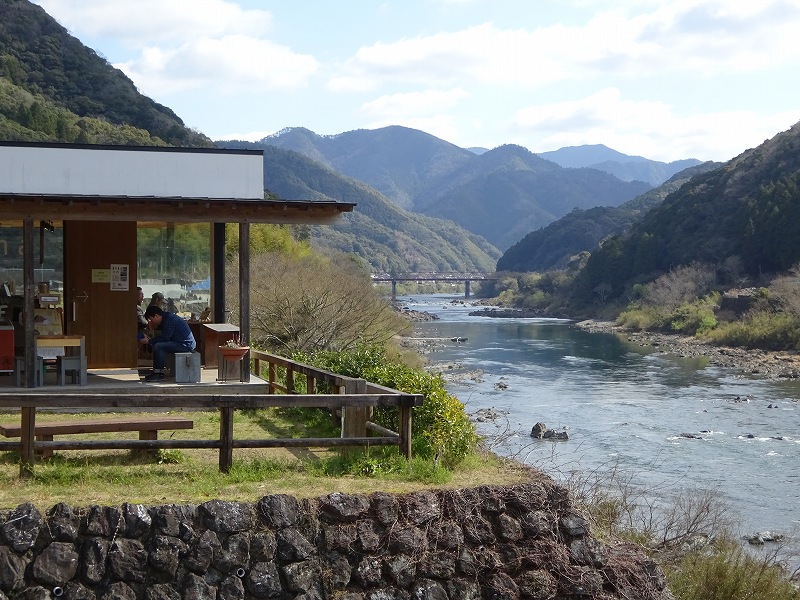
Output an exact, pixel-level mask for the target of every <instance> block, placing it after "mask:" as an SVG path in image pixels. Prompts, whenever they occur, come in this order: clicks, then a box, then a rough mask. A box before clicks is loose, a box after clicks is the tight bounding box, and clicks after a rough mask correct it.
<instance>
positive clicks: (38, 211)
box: [0, 194, 355, 224]
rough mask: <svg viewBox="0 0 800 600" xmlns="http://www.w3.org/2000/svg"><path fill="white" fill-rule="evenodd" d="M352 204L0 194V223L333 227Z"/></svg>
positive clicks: (302, 201) (351, 208) (303, 201)
mask: <svg viewBox="0 0 800 600" xmlns="http://www.w3.org/2000/svg"><path fill="white" fill-rule="evenodd" d="M354 206H355V204H352V203H345V202H332V201H307V200H236V199H229V200H221V199H216V200H211V199H208V198H128V197H124V198H119V197H114V198H107V197H86V196H74V197H61V196H55V197H51V196H24V195H18V194H17V195H10V194H0V220H3V221H8V220H25V219H30V220H31V221H33V220H35V219H44V220H57V221H69V220H80V221H162V222H163V221H172V222H175V223H283V224H292V223H319V224H324V223H331V222H333V221H335V220H336V219H337V218H338V217H339V216H340V215H341V214H342V213H345V212H351V211H352V210H353V207H354Z"/></svg>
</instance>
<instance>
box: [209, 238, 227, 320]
mask: <svg viewBox="0 0 800 600" xmlns="http://www.w3.org/2000/svg"><path fill="white" fill-rule="evenodd" d="M211 227H212V233H211V254H212V255H211V281H212V283H211V309H212V314H213V321H214V323H226V322H227V321H228V319H227V318H226V316H225V308H226V307H225V223H214V224H213V225H212V226H211Z"/></svg>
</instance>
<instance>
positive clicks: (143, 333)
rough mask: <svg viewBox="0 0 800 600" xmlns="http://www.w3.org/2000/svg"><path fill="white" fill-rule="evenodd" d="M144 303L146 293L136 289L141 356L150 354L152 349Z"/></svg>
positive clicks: (138, 288)
mask: <svg viewBox="0 0 800 600" xmlns="http://www.w3.org/2000/svg"><path fill="white" fill-rule="evenodd" d="M143 301H144V292H143V291H142V288H140V287H138V286H137V288H136V328H137V329H136V340H137V342H138V344H139V353H138V354H139V356H141V355H142V353H143V352H142V351H143V350H144V351H146V354H149V353H150V348H149V346H148V338H149V336H148V331H149V330H148V329H147V319H145V318H144V309H143V308H142V302H143Z"/></svg>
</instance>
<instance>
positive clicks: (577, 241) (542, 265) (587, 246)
mask: <svg viewBox="0 0 800 600" xmlns="http://www.w3.org/2000/svg"><path fill="white" fill-rule="evenodd" d="M719 166H721V165H720V163H714V162H706V163H701V164H699V165H696V166H693V167H689V168H687V169H684V170H683V171H680V172H679V173H677V174H676V175H673V176H672V177H670V178H669V179H668V180H667V181H666V182H664V183H663V184H661V185H660V186H658V187H656V188H653V189H652V190H649V191H647V192H645V193H644V194H641V195H639V196H637V197H636V198H634V199H633V200H629V201H628V202H625V203H623V204H621V205H619V206H596V207H594V208H590V209H588V210H582V209H579V208H576V209H575V210H573V211H572V212H570V213H569V214H568V215H566V216H564V217H561V218H560V219H558V220H557V221H554V222H552V223H550V224H549V225H547V226H546V227H543V228H541V229H537V230H536V231H532V232H530V233H529V234H528V235H526V236H525V237H524V238H522V239H521V240H520V241H519V242H517V243H516V244H514V245H513V246H512V247H511V248H509V249H508V250H506V252H505V253H504V254H503V256H501V257H500V259H499V260H498V261H497V270H498V271H539V272H542V271H550V270H554V269H564V268H566V267H567V266H568V265H569V263H570V262H571V261H572V260H574V258H575V257H576V255H579V254H580V253H582V252H586V253H588V252H592V251H594V250H595V249H596V248H597V247H598V246H599V245H600V244H601V242H602V241H603V240H604V239H605V238H607V237H610V236H614V235H620V234H623V233H625V232H627V231H628V230H629V229H630V228H631V227H632V226H633V224H634V223H636V222H637V221H639V220H641V219H642V218H644V215H645V214H647V212H648V211H649V210H650V209H652V208H654V207H656V206H658V205H659V204H660V203H661V202H663V201H664V198H666V197H667V195H668V194H670V193H672V192H674V191H676V190H677V189H678V188H680V187H681V186H682V185H683V184H685V183H687V182H688V181H689V180H690V179H691V178H692V177H694V176H695V175H699V174H701V173H705V172H707V171H710V170H712V169H714V168H717V167H719Z"/></svg>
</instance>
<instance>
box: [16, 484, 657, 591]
mask: <svg viewBox="0 0 800 600" xmlns="http://www.w3.org/2000/svg"><path fill="white" fill-rule="evenodd" d="M0 523H2V527H1V528H0V590H2V592H0V600H2V599H3V598H25V599H34V598H36V599H39V598H41V599H44V598H53V597H61V598H64V599H98V600H99V599H103V600H111V599H123V600H124V599H146V600H162V599H163V600H168V599H169V600H172V599H175V600H178V599H185V600H194V599H206V598H207V599H213V600H229V599H237V598H267V599H279V600H282V599H290V598H291V599H298V600H317V599H323V598H338V599H341V600H395V599H399V600H412V599H413V600H426V599H430V600H478V599H486V600H489V599H492V600H516V599H532V600H539V599H542V600H544V599H549V598H597V599H601V598H602V599H604V600H606V599H611V598H625V599H627V600H634V599H648V600H660V599H664V600H666V599H669V598H671V595H670V593H669V592H668V591H667V590H666V588H665V583H664V577H663V573H662V572H661V570H660V569H659V568H658V566H657V565H656V564H655V563H654V562H652V561H651V560H649V559H648V558H647V557H645V556H644V555H643V554H641V553H639V552H638V551H637V550H635V549H633V548H632V547H629V546H625V545H615V546H608V545H603V544H601V543H599V542H598V541H597V540H595V539H594V538H593V537H591V535H589V532H588V527H587V523H586V520H585V519H584V517H583V516H581V515H580V514H578V513H577V512H576V511H575V510H574V508H573V506H572V504H571V502H570V499H569V496H568V494H567V492H566V490H565V489H564V488H562V487H560V486H558V485H556V484H554V483H553V482H552V481H551V480H549V479H545V478H543V479H542V480H541V481H532V482H531V483H526V484H523V485H516V486H511V487H480V488H474V489H459V490H442V491H433V492H431V491H422V492H416V493H412V494H406V495H390V494H386V493H380V492H378V493H374V494H371V495H369V496H356V495H347V494H341V493H332V494H329V495H327V496H322V497H320V498H315V499H302V500H301V499H297V498H294V497H292V496H287V495H272V496H265V497H263V498H261V499H260V500H259V501H258V502H256V503H254V504H251V503H240V502H224V501H220V500H212V501H210V502H206V503H204V504H200V505H196V506H195V505H185V506H184V505H181V506H179V505H170V506H157V507H146V506H143V505H138V504H123V505H122V506H120V507H104V506H92V507H89V508H86V509H76V508H73V507H70V506H67V505H65V504H57V505H56V506H54V507H52V508H51V509H50V510H49V511H47V513H46V514H45V515H43V514H41V513H40V512H39V510H37V508H36V507H34V506H33V505H31V504H22V505H20V506H18V507H17V508H16V509H14V510H11V511H6V512H5V513H4V514H2V515H0Z"/></svg>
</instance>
